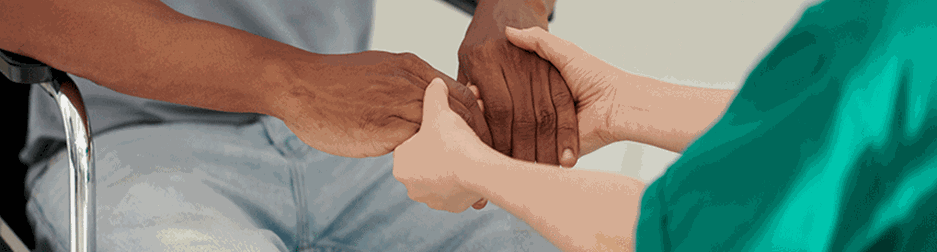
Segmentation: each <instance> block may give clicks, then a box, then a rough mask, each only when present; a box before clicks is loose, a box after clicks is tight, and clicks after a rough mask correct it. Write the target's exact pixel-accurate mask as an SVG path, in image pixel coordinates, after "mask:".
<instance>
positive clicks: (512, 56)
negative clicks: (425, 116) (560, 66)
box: [457, 0, 579, 209]
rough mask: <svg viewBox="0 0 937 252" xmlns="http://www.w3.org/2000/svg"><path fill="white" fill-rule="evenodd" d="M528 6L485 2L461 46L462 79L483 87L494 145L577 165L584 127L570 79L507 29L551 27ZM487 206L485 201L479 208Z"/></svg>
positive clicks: (522, 155)
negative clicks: (513, 39) (508, 34)
mask: <svg viewBox="0 0 937 252" xmlns="http://www.w3.org/2000/svg"><path fill="white" fill-rule="evenodd" d="M527 2H528V1H497V0H489V1H482V2H481V3H480V4H479V6H478V8H477V9H476V11H475V15H474V17H473V18H472V23H471V24H470V25H469V28H468V30H467V31H466V34H465V38H464V40H463V41H462V44H461V46H460V47H459V52H458V54H459V73H458V77H457V78H458V81H459V82H460V83H466V84H471V85H475V86H477V89H478V91H479V94H480V97H481V99H482V100H483V101H484V106H485V107H484V114H485V119H486V121H487V122H488V126H489V129H490V132H491V136H492V143H493V145H490V146H491V147H493V148H494V149H495V150H497V151H499V152H501V153H503V154H505V155H507V156H511V157H514V158H517V159H521V160H526V161H530V162H537V163H545V164H552V165H562V166H564V167H567V168H569V167H573V166H574V165H575V164H576V161H577V159H578V157H579V128H578V127H579V123H578V119H577V116H576V107H575V103H574V101H573V97H572V95H571V93H570V91H569V88H568V87H567V86H566V82H565V80H564V79H563V77H562V75H560V72H559V71H558V70H557V69H556V67H554V66H553V65H552V64H551V63H550V62H549V61H546V60H544V59H542V58H541V57H539V56H538V55H537V54H536V53H532V52H528V51H526V50H524V49H521V48H518V47H517V46H515V45H514V44H512V43H511V42H510V41H508V39H507V37H506V36H505V33H504V29H505V27H506V26H511V27H524V28H526V27H534V26H539V27H541V28H544V29H546V28H547V23H548V22H547V18H546V15H543V14H544V13H546V12H543V10H536V9H535V8H531V7H530V6H528V4H530V3H527ZM538 4H539V3H538ZM547 14H549V13H547ZM486 204H487V200H485V199H482V200H480V201H478V202H477V203H475V204H474V205H473V207H474V208H475V209H481V208H483V207H484V206H485V205H486Z"/></svg>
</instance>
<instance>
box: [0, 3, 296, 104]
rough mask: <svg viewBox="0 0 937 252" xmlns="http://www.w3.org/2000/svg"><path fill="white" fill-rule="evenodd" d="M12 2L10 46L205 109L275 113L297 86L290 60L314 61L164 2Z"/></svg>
mask: <svg viewBox="0 0 937 252" xmlns="http://www.w3.org/2000/svg"><path fill="white" fill-rule="evenodd" d="M6 3H8V4H14V5H17V7H21V9H20V10H19V11H18V12H12V11H10V12H7V11H4V12H3V15H4V16H5V17H10V19H11V20H17V21H19V22H21V23H15V22H17V21H14V23H15V24H17V25H12V26H11V27H8V28H7V29H10V30H5V31H3V32H5V33H7V34H13V35H10V36H11V37H4V41H6V42H7V43H3V44H0V46H2V47H3V48H5V49H8V50H11V51H14V52H17V53H21V54H24V55H27V56H30V57H33V58H36V59H38V60H40V61H43V62H45V63H47V64H49V65H50V66H52V67H55V68H57V69H60V70H63V71H65V72H68V73H72V74H74V75H77V76H81V77H83V78H87V79H89V80H92V81H94V82H95V83H97V84H99V85H102V86H104V87H107V88H110V89H112V90H115V91H117V92H120V93H124V94H128V95H132V96H137V97H142V98H148V99H154V100H161V101H166V102H172V103H177V104H184V105H190V106H195V107H201V108H206V109H213V110H220V111H228V112H250V113H262V114H272V113H273V111H271V109H270V107H271V106H270V104H269V103H270V102H272V98H275V96H276V92H280V91H282V90H283V89H281V88H280V87H282V86H284V85H286V84H287V83H290V82H292V81H293V80H294V78H293V77H292V76H294V74H293V73H292V72H291V70H290V69H289V64H288V63H287V61H288V59H287V58H285V57H284V56H287V55H293V56H295V55H309V54H308V53H305V52H303V51H302V50H299V49H296V48H293V47H290V46H288V45H285V44H282V43H278V42H276V41H273V40H269V39H265V38H262V37H259V36H256V35H252V34H249V33H247V32H243V31H240V30H237V29H234V28H230V27H226V26H222V25H218V24H214V23H210V22H206V21H201V20H197V19H194V18H191V17H187V16H185V15H183V14H180V13H178V12H175V11H174V10H172V9H170V8H169V7H167V6H165V5H163V4H162V3H160V2H158V1H83V2H80V3H78V2H75V3H73V2H71V1H7V2H6ZM36 16H38V17H40V18H38V19H36V18H34V17H36ZM27 22H28V23H27ZM7 38H9V39H10V40H6V39H7Z"/></svg>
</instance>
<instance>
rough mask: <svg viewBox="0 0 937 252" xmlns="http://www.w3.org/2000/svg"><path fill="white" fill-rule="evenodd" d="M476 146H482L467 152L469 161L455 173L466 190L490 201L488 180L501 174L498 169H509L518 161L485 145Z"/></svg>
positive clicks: (457, 179)
mask: <svg viewBox="0 0 937 252" xmlns="http://www.w3.org/2000/svg"><path fill="white" fill-rule="evenodd" d="M479 142H480V141H479ZM475 146H481V148H474V149H473V150H469V151H467V152H466V153H467V154H468V157H469V159H468V160H469V161H468V162H465V163H461V164H458V166H457V170H456V172H455V175H456V181H458V183H459V185H460V186H462V187H463V188H465V189H466V190H469V191H472V192H475V193H478V194H480V195H482V197H484V198H487V199H489V200H490V198H491V195H490V192H488V191H487V190H485V188H487V187H486V185H485V184H486V181H487V179H488V178H489V177H491V176H492V174H499V172H498V171H497V170H498V169H503V168H504V167H508V165H510V163H511V162H514V161H516V160H513V159H511V158H510V157H507V156H505V155H503V154H501V153H500V152H497V151H495V150H494V149H491V148H490V147H488V146H486V145H484V143H479V144H477V145H475Z"/></svg>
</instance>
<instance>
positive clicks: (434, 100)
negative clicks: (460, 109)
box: [423, 78, 449, 125]
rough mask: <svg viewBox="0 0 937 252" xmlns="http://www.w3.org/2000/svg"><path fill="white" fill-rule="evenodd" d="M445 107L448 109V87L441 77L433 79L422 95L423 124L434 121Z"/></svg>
mask: <svg viewBox="0 0 937 252" xmlns="http://www.w3.org/2000/svg"><path fill="white" fill-rule="evenodd" d="M445 109H449V89H448V88H446V85H445V83H443V82H442V80H441V79H439V78H436V79H433V81H432V82H430V83H429V86H427V87H426V93H425V95H424V96H423V125H426V124H427V121H435V120H436V119H437V118H439V113H441V112H442V111H443V110H445Z"/></svg>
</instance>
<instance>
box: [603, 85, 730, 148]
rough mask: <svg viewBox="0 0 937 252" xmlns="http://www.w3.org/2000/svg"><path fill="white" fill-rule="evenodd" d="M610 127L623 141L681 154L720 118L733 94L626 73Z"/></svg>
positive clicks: (617, 96)
mask: <svg viewBox="0 0 937 252" xmlns="http://www.w3.org/2000/svg"><path fill="white" fill-rule="evenodd" d="M621 79H622V82H621V83H619V85H617V87H618V88H619V89H620V90H618V91H621V92H616V97H615V98H614V104H615V105H614V106H613V108H612V112H611V113H610V114H611V117H610V118H609V125H610V127H609V128H610V129H611V132H612V133H611V134H613V135H614V136H615V138H617V139H619V140H620V141H634V142H639V143H644V144H649V145H653V146H656V147H659V148H662V149H666V150H669V151H673V152H677V153H680V152H682V151H683V150H684V149H685V148H686V146H687V145H689V144H690V143H691V142H692V141H693V140H694V139H696V138H697V137H698V136H699V135H701V134H702V133H703V132H704V131H705V129H706V128H708V127H709V125H710V124H711V123H712V122H713V121H714V120H715V119H716V118H718V117H719V116H720V115H721V114H722V111H723V110H724V109H725V106H726V104H727V102H728V101H729V100H730V99H731V93H732V92H731V91H727V90H717V89H708V88H698V87H689V86H682V85H678V84H672V83H667V82H663V81H660V80H657V79H654V78H651V77H646V76H640V75H636V74H632V73H625V74H624V77H623V78H621Z"/></svg>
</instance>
